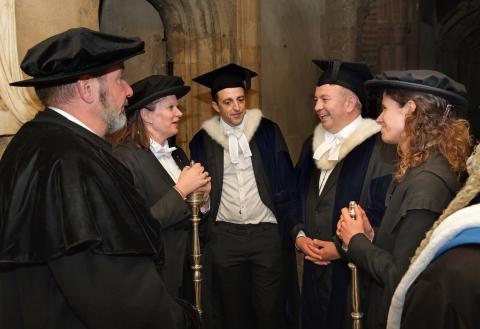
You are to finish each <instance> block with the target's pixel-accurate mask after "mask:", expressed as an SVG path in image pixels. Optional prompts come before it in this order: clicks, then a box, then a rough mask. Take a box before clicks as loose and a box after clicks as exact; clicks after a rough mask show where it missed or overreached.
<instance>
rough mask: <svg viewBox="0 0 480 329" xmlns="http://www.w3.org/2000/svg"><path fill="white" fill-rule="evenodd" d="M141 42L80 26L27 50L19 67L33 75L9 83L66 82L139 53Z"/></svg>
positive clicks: (142, 49)
mask: <svg viewBox="0 0 480 329" xmlns="http://www.w3.org/2000/svg"><path fill="white" fill-rule="evenodd" d="M143 52H144V42H143V41H142V40H141V39H139V38H127V37H122V36H117V35H112V34H107V33H102V32H97V31H93V30H90V29H87V28H84V27H80V28H74V29H70V30H67V31H65V32H63V33H60V34H57V35H54V36H52V37H50V38H48V39H46V40H44V41H42V42H40V43H38V44H37V45H35V46H33V47H32V48H30V49H29V50H28V51H27V54H26V55H25V57H24V59H23V61H22V64H21V68H22V70H23V72H25V74H27V75H30V76H32V77H33V78H31V79H27V80H22V81H16V82H13V83H10V85H11V86H17V87H30V86H48V85H59V84H64V83H69V82H73V81H75V80H77V78H79V77H81V76H84V75H98V74H101V73H103V72H105V71H107V70H108V69H109V68H110V67H112V66H115V65H117V64H120V63H122V62H124V61H125V60H127V59H129V58H131V57H134V56H136V55H139V54H142V53H143Z"/></svg>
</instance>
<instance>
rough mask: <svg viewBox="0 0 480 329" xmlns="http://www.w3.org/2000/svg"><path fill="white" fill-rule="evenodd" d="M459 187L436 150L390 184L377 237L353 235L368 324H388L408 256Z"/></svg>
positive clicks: (379, 327) (376, 328) (351, 250)
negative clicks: (391, 302) (372, 239)
mask: <svg viewBox="0 0 480 329" xmlns="http://www.w3.org/2000/svg"><path fill="white" fill-rule="evenodd" d="M459 188H460V183H459V181H458V179H457V176H456V175H455V173H454V172H453V171H452V169H451V167H450V165H449V164H448V162H447V160H446V159H445V158H444V157H443V156H442V155H441V154H440V153H439V152H438V151H436V150H433V151H432V152H431V154H430V156H429V158H428V159H427V160H426V161H425V162H423V163H422V164H420V165H419V166H417V167H414V168H410V169H409V170H408V172H407V174H406V176H405V177H404V179H403V180H402V181H401V182H398V183H394V184H392V186H391V188H390V192H389V196H388V197H387V200H386V210H385V215H384V217H383V219H382V223H381V225H380V228H379V229H378V231H376V232H375V239H374V243H373V244H372V243H371V242H370V241H368V240H367V238H366V237H365V235H363V234H357V235H355V236H353V237H352V239H351V240H350V243H349V246H348V252H347V257H348V259H349V260H350V261H353V262H354V263H355V264H356V265H357V267H359V268H361V269H363V270H364V271H365V274H366V275H364V276H363V277H362V279H364V280H366V281H367V285H368V291H367V302H366V304H365V305H366V309H367V312H366V324H367V328H369V329H383V328H385V326H386V321H387V313H388V308H389V306H390V301H391V298H392V295H393V292H394V291H395V288H396V286H397V285H398V283H399V282H400V279H401V278H402V276H403V274H404V273H405V271H406V270H407V268H408V265H409V263H410V258H411V257H412V256H413V255H414V252H415V250H416V248H417V246H418V245H419V244H420V242H421V241H422V239H423V238H424V237H425V233H426V232H427V231H428V230H429V229H430V228H431V226H432V224H433V222H434V221H435V220H436V219H437V218H438V216H439V215H440V214H441V213H442V211H443V210H444V209H445V208H446V207H447V206H448V204H449V202H450V201H451V200H452V199H453V197H454V196H455V194H456V193H457V191H458V189H459Z"/></svg>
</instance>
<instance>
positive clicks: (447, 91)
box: [365, 70, 468, 109]
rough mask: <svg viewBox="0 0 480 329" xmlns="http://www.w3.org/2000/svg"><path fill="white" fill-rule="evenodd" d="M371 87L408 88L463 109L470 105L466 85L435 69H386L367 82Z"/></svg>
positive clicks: (368, 87) (369, 87)
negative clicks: (443, 99) (434, 96)
mask: <svg viewBox="0 0 480 329" xmlns="http://www.w3.org/2000/svg"><path fill="white" fill-rule="evenodd" d="M365 86H366V87H367V89H368V90H371V89H406V90H413V91H419V92H424V93H428V94H432V95H436V96H439V97H442V98H445V100H447V101H448V102H449V103H451V104H452V105H456V106H457V107H460V108H461V109H466V108H467V107H468V100H467V99H466V95H467V91H466V89H465V86H464V85H463V84H461V83H459V82H457V81H455V80H453V79H452V78H450V77H448V76H447V75H445V74H443V73H441V72H437V71H433V70H408V71H385V72H382V73H381V74H378V75H376V76H375V79H373V80H369V81H367V82H365Z"/></svg>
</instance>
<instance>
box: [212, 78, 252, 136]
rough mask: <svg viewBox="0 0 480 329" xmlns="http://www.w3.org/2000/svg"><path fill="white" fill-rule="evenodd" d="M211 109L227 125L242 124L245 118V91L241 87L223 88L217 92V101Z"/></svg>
mask: <svg viewBox="0 0 480 329" xmlns="http://www.w3.org/2000/svg"><path fill="white" fill-rule="evenodd" d="M212 107H213V109H214V110H215V111H217V112H218V113H219V114H220V117H221V118H222V119H223V121H225V122H226V123H227V124H228V125H230V126H232V127H234V126H238V125H239V124H241V123H242V121H243V117H244V116H245V90H244V89H243V88H242V87H234V88H225V89H222V90H220V91H218V92H217V101H213V102H212Z"/></svg>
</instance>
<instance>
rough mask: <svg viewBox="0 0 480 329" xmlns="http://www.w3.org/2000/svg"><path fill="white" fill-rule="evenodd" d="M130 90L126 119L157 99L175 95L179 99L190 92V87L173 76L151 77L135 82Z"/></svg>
mask: <svg viewBox="0 0 480 329" xmlns="http://www.w3.org/2000/svg"><path fill="white" fill-rule="evenodd" d="M132 89H133V96H132V97H130V98H129V99H128V104H129V105H128V106H127V107H126V108H125V112H126V114H127V117H130V116H131V115H132V114H133V113H134V112H135V111H136V110H138V109H141V108H143V107H144V106H145V105H148V104H149V103H151V102H153V101H155V100H157V99H159V98H162V97H166V96H170V95H175V96H177V99H180V98H181V97H183V96H184V95H185V94H187V93H188V92H189V91H190V86H185V84H184V82H183V80H182V78H180V77H176V76H173V75H151V76H149V77H146V78H144V79H142V80H140V81H137V82H135V83H134V84H133V85H132Z"/></svg>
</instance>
